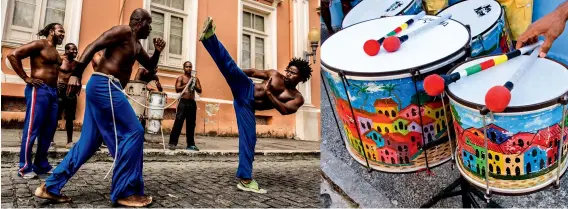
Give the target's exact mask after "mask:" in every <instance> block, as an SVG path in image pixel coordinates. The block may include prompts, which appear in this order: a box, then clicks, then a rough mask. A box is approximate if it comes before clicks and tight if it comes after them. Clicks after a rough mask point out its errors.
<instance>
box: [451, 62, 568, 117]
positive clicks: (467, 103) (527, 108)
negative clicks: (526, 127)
mask: <svg viewBox="0 0 568 209" xmlns="http://www.w3.org/2000/svg"><path fill="white" fill-rule="evenodd" d="M495 56H499V55H484V56H479V57H476V58H473V59H471V60H468V61H464V62H462V63H459V64H457V65H456V66H454V67H453V68H452V69H450V70H449V71H448V73H447V75H450V74H452V72H454V71H455V70H456V69H457V68H459V67H460V66H462V65H463V64H465V63H468V62H471V61H473V60H478V59H482V58H487V57H495ZM541 59H547V60H550V61H552V62H555V63H557V64H560V65H561V66H562V67H564V69H566V70H567V71H568V66H567V65H565V64H564V63H562V62H559V61H557V60H554V59H552V58H548V57H545V58H541ZM445 92H446V93H447V95H448V97H449V98H450V99H451V100H452V101H454V102H456V103H458V104H460V105H463V106H465V107H468V108H471V109H475V110H481V109H482V108H483V107H485V105H482V104H478V103H474V102H470V101H467V100H465V99H462V98H461V97H458V96H457V95H455V94H454V93H452V91H451V90H450V88H446V90H445ZM567 94H568V91H566V92H564V93H563V94H561V95H559V96H558V97H555V98H553V99H550V100H547V101H544V102H540V103H536V104H531V105H522V106H508V107H507V108H505V110H504V111H502V112H501V113H496V114H503V113H522V112H529V111H536V110H540V109H545V108H548V107H552V106H554V105H558V104H560V99H561V98H563V97H564V96H566V95H567Z"/></svg>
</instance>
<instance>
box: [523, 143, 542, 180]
mask: <svg viewBox="0 0 568 209" xmlns="http://www.w3.org/2000/svg"><path fill="white" fill-rule="evenodd" d="M523 157H524V159H525V165H524V169H525V174H529V173H536V172H538V171H540V170H542V169H544V168H546V148H544V147H542V146H540V145H536V144H533V145H532V146H530V147H529V149H527V150H526V151H525V152H524V156H523Z"/></svg>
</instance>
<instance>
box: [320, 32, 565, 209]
mask: <svg viewBox="0 0 568 209" xmlns="http://www.w3.org/2000/svg"><path fill="white" fill-rule="evenodd" d="M324 28H325V27H322V30H324ZM322 34H324V32H323V31H322ZM321 95H322V101H321V113H322V114H321V121H322V142H321V153H322V155H321V167H322V172H323V173H324V174H325V175H326V176H327V177H328V178H329V179H330V180H331V181H332V182H333V184H335V185H337V186H338V188H335V190H338V191H336V193H345V194H346V195H347V196H348V197H349V198H348V199H351V200H353V201H354V202H355V204H357V205H359V206H361V207H404V208H416V207H419V206H420V205H422V204H424V203H426V202H427V201H428V200H429V199H430V198H431V197H432V196H434V195H435V194H436V193H438V192H440V191H442V190H443V189H444V188H445V187H446V186H448V185H450V184H451V182H453V181H454V180H455V179H456V178H458V177H459V176H460V173H459V171H458V170H457V168H454V169H452V166H451V163H450V162H447V163H445V164H442V165H440V166H438V167H436V168H433V169H432V171H433V172H434V173H435V176H429V175H426V174H425V173H424V172H422V173H409V174H391V173H382V172H378V171H373V172H369V171H368V170H367V169H366V168H365V166H363V165H361V164H360V163H358V162H357V161H355V160H354V159H353V158H352V157H351V155H350V154H349V153H348V151H347V149H346V147H345V145H344V142H342V139H341V137H340V136H341V135H340V133H339V132H338V130H337V126H336V124H335V120H334V119H333V112H332V111H334V110H332V109H331V107H330V106H329V102H328V98H327V96H326V93H325V89H324V86H323V85H321ZM330 96H331V95H330ZM332 98H333V97H332ZM321 193H322V199H324V202H325V206H330V205H342V204H341V203H342V202H345V199H341V198H336V200H337V201H339V204H335V203H334V202H330V201H334V197H333V195H326V194H329V193H333V192H329V191H322V192H321ZM493 200H495V202H497V203H498V204H499V205H501V206H502V207H507V208H511V207H522V208H527V207H566V206H567V205H568V179H567V177H566V175H565V176H564V177H563V179H562V180H561V185H560V190H555V189H553V188H551V187H549V188H546V189H544V190H543V191H539V192H536V193H533V194H530V195H525V196H514V197H513V196H500V195H494V197H493ZM478 203H479V204H481V206H482V207H485V204H484V202H483V201H481V200H479V199H478ZM434 207H452V208H456V207H458V208H459V207H462V204H461V197H460V196H456V197H452V198H448V199H445V200H442V201H440V202H439V203H438V204H436V205H434Z"/></svg>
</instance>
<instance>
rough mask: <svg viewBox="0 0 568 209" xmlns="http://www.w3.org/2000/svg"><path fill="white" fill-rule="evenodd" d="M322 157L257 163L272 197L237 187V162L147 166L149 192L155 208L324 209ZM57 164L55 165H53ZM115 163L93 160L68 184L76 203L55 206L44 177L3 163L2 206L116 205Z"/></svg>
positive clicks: (66, 190)
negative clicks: (110, 175) (45, 193)
mask: <svg viewBox="0 0 568 209" xmlns="http://www.w3.org/2000/svg"><path fill="white" fill-rule="evenodd" d="M319 162H320V161H319V159H318V158H311V159H305V160H296V161H278V162H274V161H270V160H263V161H260V162H259V161H256V162H255V164H254V170H253V171H254V175H255V179H256V180H257V181H258V182H259V184H260V186H261V187H263V188H265V189H267V190H268V193H267V194H255V193H249V192H241V191H240V190H237V188H236V183H237V181H236V179H235V177H234V176H235V173H236V168H237V162H236V159H235V160H234V161H200V162H196V161H192V162H146V163H144V181H145V192H146V194H148V195H151V196H153V198H154V202H153V204H152V205H150V207H178V208H179V207H224V208H226V207H239V208H242V207H262V208H265V207H312V208H313V207H320V203H319V190H320V185H319V184H320V175H319V170H320V168H319V167H320V163H319ZM52 165H54V166H55V164H52ZM111 165H112V163H110V162H89V163H86V164H85V165H83V166H82V167H81V169H80V170H79V171H78V172H77V174H76V175H75V176H74V177H73V178H72V179H71V180H70V182H69V183H67V185H66V187H65V188H64V189H63V191H62V192H63V193H64V194H66V195H67V196H69V197H71V198H72V199H73V201H72V202H71V203H64V204H51V203H50V202H48V201H45V200H42V199H38V198H36V197H34V196H33V194H32V193H33V191H34V190H35V188H37V187H38V186H39V185H40V182H41V181H44V179H45V177H42V179H41V180H40V179H34V180H24V179H22V178H20V177H18V176H17V171H16V170H17V164H16V163H12V162H2V200H1V201H2V205H1V206H2V208H12V207H26V208H29V207H64V208H69V207H87V208H92V207H112V205H111V203H110V199H109V198H110V197H109V193H110V179H103V177H104V175H105V174H106V172H107V171H108V169H109V168H110V167H111Z"/></svg>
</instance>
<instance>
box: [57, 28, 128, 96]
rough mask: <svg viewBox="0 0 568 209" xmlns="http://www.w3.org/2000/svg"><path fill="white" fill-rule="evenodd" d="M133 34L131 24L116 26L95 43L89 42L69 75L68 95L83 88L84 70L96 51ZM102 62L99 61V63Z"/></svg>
mask: <svg viewBox="0 0 568 209" xmlns="http://www.w3.org/2000/svg"><path fill="white" fill-rule="evenodd" d="M131 36H132V30H131V29H130V27H129V26H114V27H112V28H111V29H110V30H107V31H106V32H104V33H103V34H102V35H101V36H99V37H98V38H97V39H96V40H95V41H94V42H93V43H91V44H89V45H88V46H87V48H86V49H85V51H84V52H83V54H82V55H81V58H79V60H78V61H77V65H76V66H75V69H74V70H73V73H72V74H71V77H69V82H68V84H67V95H69V94H71V93H74V92H78V91H80V90H81V78H82V77H83V72H84V71H85V68H86V67H87V63H89V62H90V61H91V60H92V59H93V56H94V55H95V53H96V52H98V51H100V50H103V49H106V48H107V47H109V46H112V45H115V44H118V43H121V42H124V41H125V40H128V38H130V37H131ZM98 64H100V63H97V65H98Z"/></svg>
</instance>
